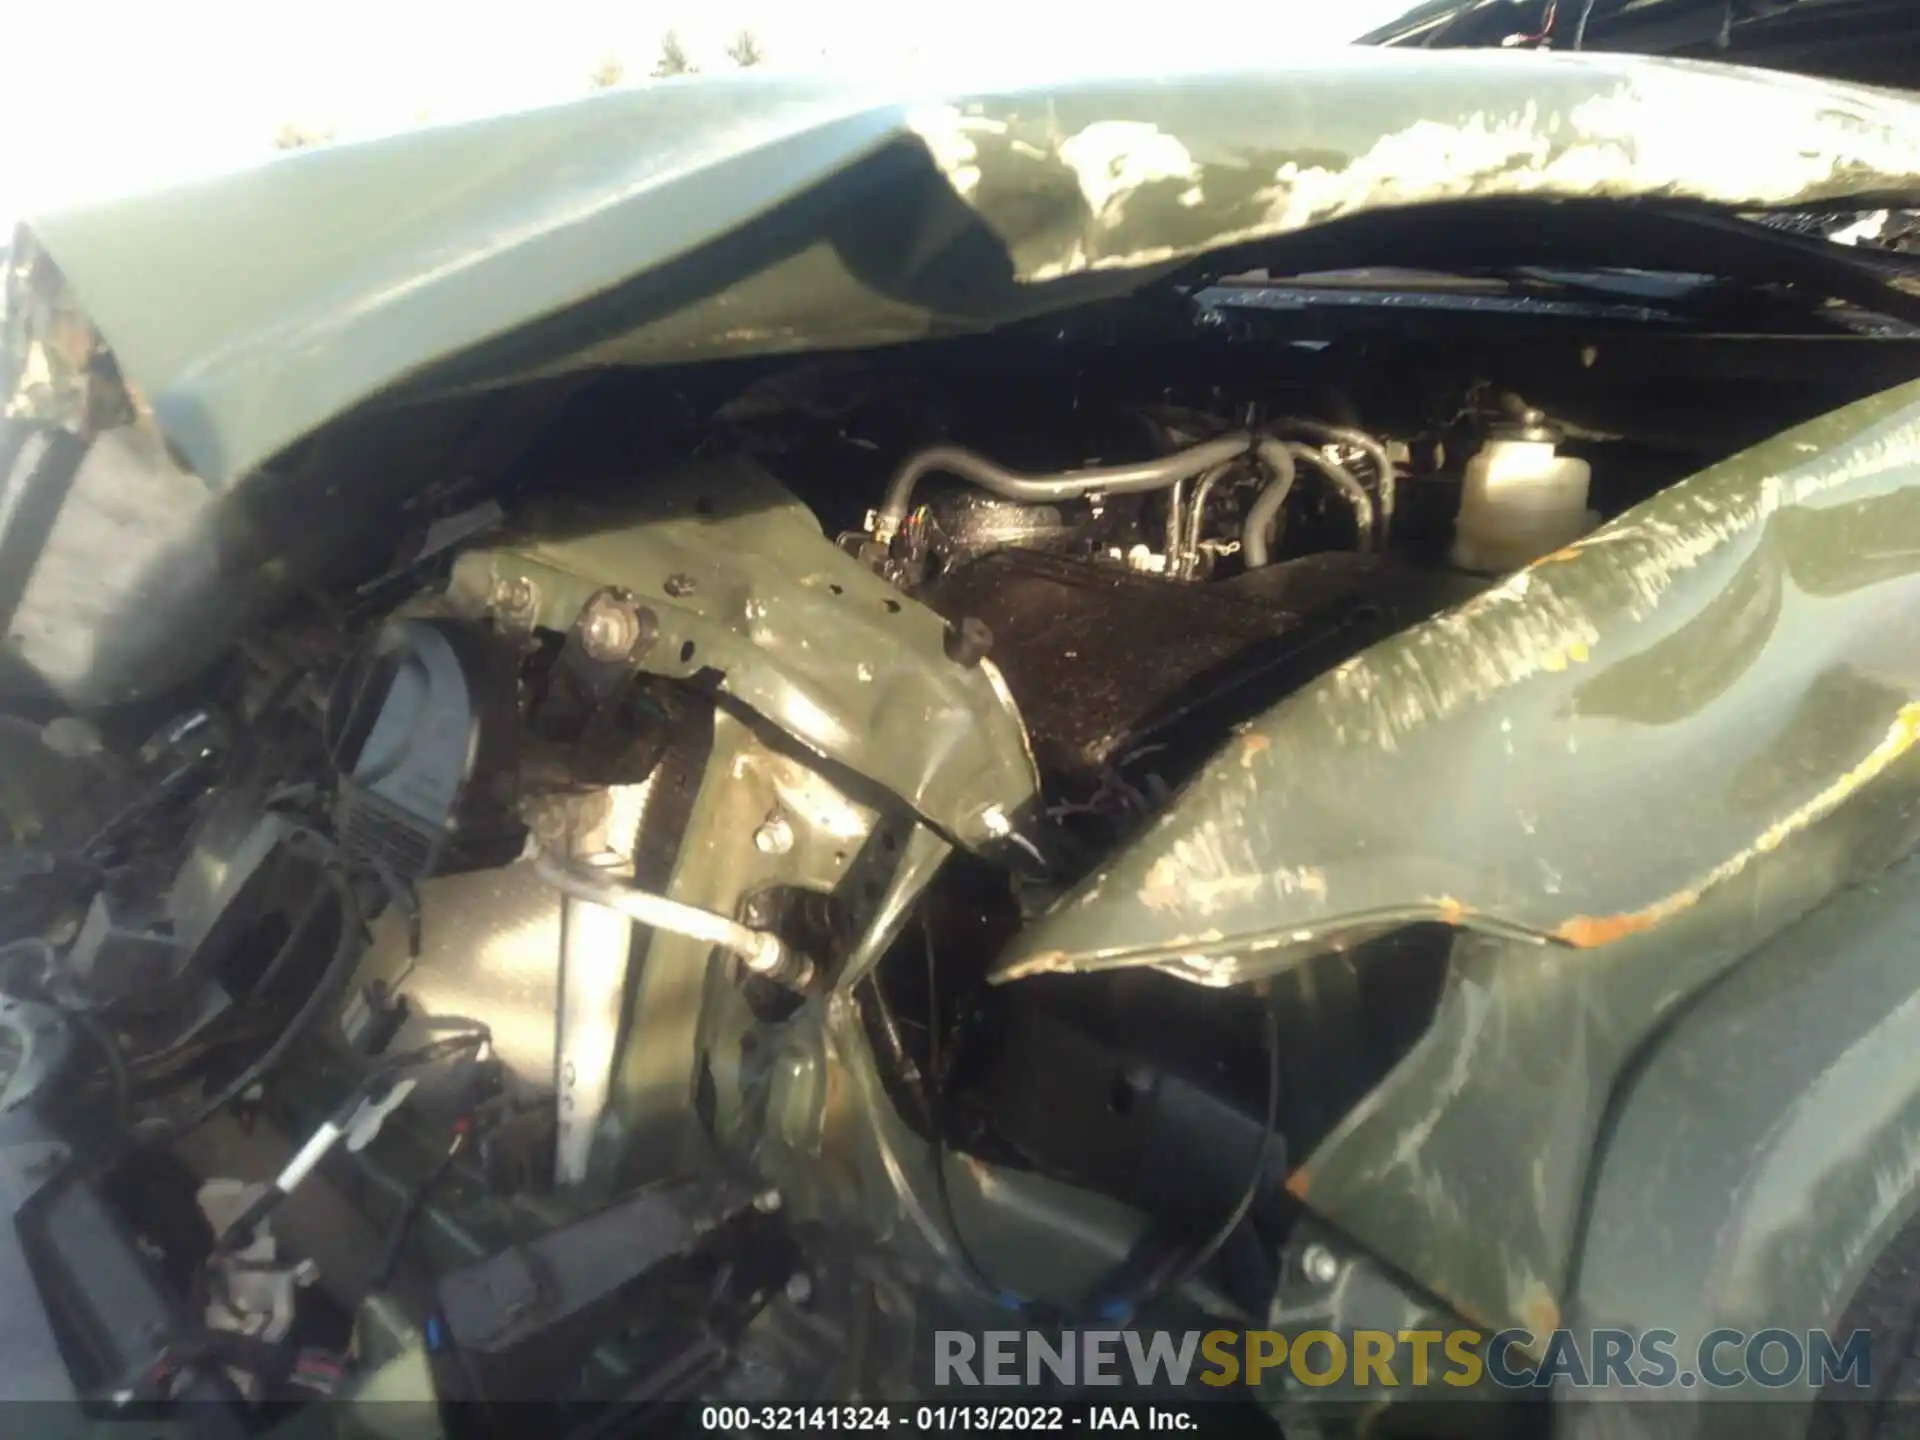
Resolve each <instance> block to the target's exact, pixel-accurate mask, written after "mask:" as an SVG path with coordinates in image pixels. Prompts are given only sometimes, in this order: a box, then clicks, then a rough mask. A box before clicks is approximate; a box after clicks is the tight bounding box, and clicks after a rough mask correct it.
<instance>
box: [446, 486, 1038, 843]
mask: <svg viewBox="0 0 1920 1440" xmlns="http://www.w3.org/2000/svg"><path fill="white" fill-rule="evenodd" d="M529 531H530V533H529V535H528V537H527V539H526V540H525V541H524V542H523V543H520V544H516V545H514V546H513V547H512V548H509V549H504V550H476V551H471V552H469V553H467V554H465V555H462V556H461V557H460V558H459V560H458V561H456V562H455V567H454V574H453V581H452V585H451V588H450V591H449V594H450V597H451V599H452V601H453V603H454V604H455V605H456V606H458V607H461V608H464V609H468V610H472V611H475V612H478V611H480V610H482V609H484V608H486V607H487V606H488V605H489V604H490V603H492V602H493V598H494V596H495V595H496V594H497V593H499V592H500V591H501V590H502V587H503V586H506V587H509V588H510V587H511V585H512V584H513V582H522V583H524V584H528V585H530V586H531V598H532V601H533V608H532V610H531V611H530V612H528V613H527V614H524V615H520V616H517V617H515V618H516V619H517V620H518V621H519V622H520V623H525V624H531V625H539V626H542V627H544V628H546V629H550V630H555V631H560V632H565V631H567V630H569V629H571V628H572V626H573V623H574V619H575V617H576V616H577V615H579V613H580V610H581V608H582V606H584V605H585V604H586V602H587V600H588V599H589V598H590V597H591V596H592V595H594V594H595V593H596V592H597V591H599V590H601V589H603V588H606V587H609V586H616V587H621V588H624V589H625V590H627V591H629V592H631V594H632V595H633V597H634V599H635V601H636V602H637V603H638V604H641V605H643V606H644V607H645V608H646V609H647V611H648V612H649V614H650V615H651V616H652V617H653V618H654V622H655V636H654V638H653V640H652V642H651V643H650V644H649V645H648V646H647V647H646V648H645V649H644V651H642V652H640V653H638V654H636V655H635V656H634V657H633V658H634V661H635V663H636V664H637V665H638V666H639V668H641V669H642V670H646V671H649V672H651V673H653V674H657V675H665V676H670V677H673V678H676V679H689V678H691V677H694V676H698V675H702V674H705V673H712V674H714V675H715V677H716V679H715V683H716V684H717V685H718V687H719V689H720V692H721V693H722V694H724V695H727V696H730V697H732V698H733V699H735V700H738V701H740V702H741V703H742V704H744V705H745V706H747V708H749V709H750V710H752V711H753V712H754V713H755V714H757V715H759V716H761V717H762V718H764V719H766V720H768V721H770V722H771V723H772V724H774V725H776V726H778V727H779V728H780V729H781V730H782V731H784V732H785V733H786V734H788V735H791V736H792V737H794V738H795V739H797V740H799V741H801V742H802V743H803V744H805V745H806V746H807V748H808V749H810V750H811V751H813V752H815V753H816V754H819V755H824V756H826V757H827V758H828V759H829V760H832V761H834V762H836V763H838V764H840V765H843V766H845V767H846V768H847V769H849V770H852V771H853V772H854V773H856V774H858V775H861V776H864V777H865V778H867V779H868V780H870V781H872V782H874V783H875V784H877V785H879V786H881V787H882V788H883V789H885V790H887V791H888V792H890V793H891V794H892V795H893V796H895V797H897V798H898V799H899V800H901V801H904V802H905V803H906V804H907V805H909V806H910V807H912V809H913V810H914V811H915V812H916V813H917V814H919V815H921V816H923V817H925V818H926V819H927V820H928V821H930V822H931V823H933V824H934V825H935V826H937V827H938V828H939V829H940V830H941V831H943V832H944V833H946V834H948V835H951V836H954V837H955V838H957V839H959V840H960V841H962V842H963V843H965V844H968V845H971V846H975V847H978V846H982V845H986V844H989V843H991V842H993V841H995V840H997V839H1000V838H1003V837H1005V836H1007V835H1009V834H1011V833H1012V832H1013V830H1014V829H1015V826H1016V823H1017V822H1018V821H1019V820H1021V819H1023V818H1024V817H1025V816H1026V813H1027V811H1028V810H1029V808H1030V807H1031V804H1032V802H1033V798H1034V795H1035V792H1036V791H1037V790H1038V788H1039V780H1038V777H1037V776H1036V775H1035V773H1034V768H1033V760H1032V757H1031V756H1030V755H1029V754H1028V753H1027V747H1026V732H1025V730H1024V729H1023V728H1022V726H1021V723H1020V718H1019V715H1018V714H1017V713H1016V711H1015V710H1014V708H1013V702H1012V701H1011V700H1010V699H1009V698H1008V697H1007V695H1006V692H1005V688H1004V686H1003V685H1002V684H1001V683H1000V681H999V678H998V675H997V673H996V672H995V670H994V669H993V666H992V664H991V663H990V662H987V661H982V662H981V663H980V664H978V665H975V666H965V665H961V664H958V663H956V662H955V661H952V660H949V659H948V658H947V656H946V654H945V650H944V637H945V634H946V622H945V621H944V620H942V619H941V618H940V617H939V616H938V615H936V614H934V613H933V611H931V610H929V609H927V608H926V606H924V605H922V604H920V603H919V602H918V601H915V600H911V599H909V598H907V597H905V596H903V595H901V594H900V592H899V591H897V590H895V589H894V588H893V587H892V586H891V585H889V584H887V582H886V581H884V580H882V579H880V578H879V577H878V576H877V575H875V574H874V573H873V571H871V570H869V569H868V568H867V567H866V566H864V565H862V564H861V563H860V562H859V561H857V560H855V559H854V558H853V557H852V556H851V555H848V554H847V553H846V552H845V551H843V550H841V549H839V548H838V547H837V546H835V545H834V544H833V543H832V542H831V541H829V540H828V539H827V538H826V537H825V536H824V535H823V534H821V532H820V523H819V521H818V520H816V519H815V518H814V515H813V512H812V511H810V510H808V509H807V507H806V506H804V505H802V504H801V503H800V501H799V500H798V499H796V498H795V497H794V495H793V494H792V492H791V491H789V490H787V489H786V488H785V487H784V486H782V485H781V484H780V483H779V482H778V481H777V480H775V479H774V478H773V477H772V476H771V475H769V474H767V472H766V471H765V470H763V469H761V468H760V467H759V466H758V465H756V464H754V463H753V462H752V461H749V460H743V459H739V458H719V459H712V460H699V461H694V462H691V463H689V464H687V465H685V466H681V467H679V468H677V469H674V470H671V471H667V472H664V473H661V474H656V475H651V476H646V477H641V478H640V479H639V480H638V481H637V483H636V484H635V485H634V486H633V487H632V490H631V496H630V499H628V500H627V501H625V502H622V505H621V506H619V507H614V508H610V507H609V506H608V505H606V504H603V503H596V504H595V505H593V506H592V507H591V508H590V509H587V510H585V511H581V512H571V511H569V510H567V509H566V508H564V507H561V506H558V505H553V506H548V507H546V508H545V509H544V510H543V511H541V512H540V513H539V514H537V515H536V516H534V517H532V518H531V520H530V522H529ZM759 818H760V817H758V816H755V817H753V819H754V820H755V822H756V823H757V821H758V819H759Z"/></svg>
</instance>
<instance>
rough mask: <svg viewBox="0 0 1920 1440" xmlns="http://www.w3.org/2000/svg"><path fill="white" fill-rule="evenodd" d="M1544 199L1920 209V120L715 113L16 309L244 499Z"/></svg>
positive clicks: (36, 243) (1444, 61)
mask: <svg viewBox="0 0 1920 1440" xmlns="http://www.w3.org/2000/svg"><path fill="white" fill-rule="evenodd" d="M1708 117H1710V123H1703V122H1704V121H1705V120H1706V119H1707V118H1708ZM1729 137H1738V143H1735V144H1729V143H1728V140H1729ZM1513 196H1537V197H1543V198H1547V197H1588V196H1599V197H1615V198H1620V199H1630V198H1639V197H1647V198H1658V199H1662V200H1680V201H1697V202H1704V203H1708V204H1712V205H1717V206H1727V207H1737V208H1742V209H1760V208H1779V207H1789V206H1794V205H1800V204H1809V203H1816V202H1826V201H1833V200H1838V199H1842V198H1847V197H1874V198H1879V199H1894V198H1901V197H1908V198H1913V199H1920V103H1916V102H1915V101H1911V100H1908V99H1904V98H1900V97H1896V96H1893V95H1889V94H1886V93H1883V92H1878V91H1874V90H1868V89H1863V88H1856V87H1848V86H1840V85H1833V84H1827V83H1822V82H1815V81H1806V80H1800V79H1795V78H1791V77H1785V76H1779V75H1771V74H1765V73H1761V72H1754V71H1744V70H1740V69H1737V68H1731V67H1725V66H1715V65H1704V64H1690V63H1685V62H1678V61H1658V60H1637V59H1630V58H1625V57H1620V56H1606V55H1547V54H1480V53H1455V54H1446V55H1429V54H1420V53H1414V52H1380V51H1371V50H1357V49H1356V50H1352V51H1343V52H1338V53H1334V54H1331V55H1328V56H1325V57H1322V58H1317V59H1315V60H1313V61H1312V62H1310V63H1309V62H1301V63H1297V64H1294V65H1289V66H1273V67H1264V68H1258V69H1242V70H1235V71H1228V72H1221V73H1212V74H1194V75H1180V76H1175V77H1155V78H1152V79H1133V80H1122V79H1099V80H1077V81H1074V82H1072V83H1068V84H1063V85H1060V86H1057V87H1050V88H1036V89H1025V90H1017V91H1005V92H996V93H987V94H977V95H964V94H963V95H956V96H952V97H941V98H927V97H902V96H899V95H891V94H883V93H879V92H876V91H875V90H874V89H872V88H871V87H867V86H862V85H855V84H851V83H848V82H844V81H840V80H834V79H827V78H818V77H800V76H764V77H763V76H745V77H737V78H736V77H729V78H726V79H702V80H698V81H693V82H684V83H683V82H673V83H667V84H659V85H651V86H645V87H641V88H636V89H632V90H626V91H616V92H609V93H604V94H600V95H596V96H592V97H590V98H587V99H583V100H581V101H579V102H577V103H573V104H568V105H564V106H559V107H555V108H551V109H545V110H539V111H534V112H529V113H524V114H517V115H510V116H503V117H499V118H496V119H490V120H486V121H482V122H478V123H474V124H469V125H463V126H452V127H445V128H436V129H426V130H421V131H417V132H413V133H409V134H403V135H399V136H395V137H392V138H389V139H385V140H381V141H376V142H370V143H365V144H358V145H349V146H339V147H335V148H329V149H321V150H316V151H311V152H304V153H300V154H297V155H293V156H290V157H286V158H284V159H280V160H277V161H275V162H272V163H270V164H266V165H263V166H261V167H259V168H257V169H253V170H249V171H245V172H241V173H236V174H233V175H229V176H226V177H223V178H219V179H214V180H210V181H205V182H202V183H197V184H192V185H187V186H183V187H180V188H177V189H172V190H168V191H164V192H161V193H157V194H153V195H147V196H141V197H135V198H129V199H121V200H115V201H111V202H107V203H103V204H97V205H93V206H90V207H88V208H85V209H80V210H75V211H71V212H68V213H63V214H54V215H49V216H46V217H43V218H41V219H39V220H37V221H35V222H34V223H33V224H32V225H31V226H30V227H29V232H28V234H27V235H25V236H23V237H22V243H21V245H20V247H19V253H18V254H17V255H16V257H15V277H16V281H18V280H19V277H21V276H24V275H26V274H29V273H36V274H41V275H44V274H45V273H46V271H45V269H44V267H40V268H38V269H36V268H35V266H34V263H33V262H34V259H35V254H36V248H37V247H43V248H44V252H45V254H46V255H47V256H48V257H50V259H51V260H52V262H53V264H54V265H55V266H57V268H58V272H59V274H60V275H61V276H63V277H64V280H65V282H66V284H67V285H68V286H69V287H70V290H71V294H72V296H73V298H74V300H75V302H76V303H77V305H78V308H79V309H80V310H81V311H83V312H84V313H85V314H86V315H87V316H88V317H89V318H90V319H91V320H92V322H93V323H94V324H95V325H96V326H97V327H98V329H99V330H100V332H101V333H102V335H103V336H104V338H105V340H106V342H107V344H108V345H109V346H110V347H111V348H112V350H113V352H114V354H115V357H116V358H117V360H118V362H119V365H120V368H121V370H122V372H123V374H124V376H125V377H126V378H127V380H128V381H129V383H130V386H131V389H132V391H133V394H134V399H135V402H136V405H138V406H140V407H141V408H150V410H151V412H152V413H153V415H154V417H155V418H156V419H157V420H158V422H159V424H160V427H161V428H162V430H163V431H164V432H165V434H166V435H167V437H168V439H169V440H170V441H171V442H172V444H173V446H174V447H175V450H176V452H177V453H178V454H179V455H181V456H182V457H183V458H184V459H185V461H186V462H187V463H188V464H189V465H190V466H191V467H192V469H193V470H194V471H195V472H196V473H197V474H198V475H199V476H200V477H201V478H202V479H203V480H205V481H207V482H209V483H211V484H214V485H216V486H224V485H226V484H229V483H231V482H232V481H234V480H235V479H237V478H238V477H241V476H243V475H245V474H247V473H248V472H249V471H251V470H252V469H254V468H255V467H257V466H259V465H260V464H261V463H262V462H264V461H266V460H267V459H269V458H270V457H272V456H273V455H274V454H276V453H277V452H278V451H280V450H282V449H284V448H285V447H286V446H288V445H289V444H291V443H292V442H294V441H296V440H298V439H300V438H301V437H303V436H305V435H308V434H310V433H312V432H313V431H315V430H316V429H318V428H319V427H321V426H322V425H324V424H325V423H326V422H328V421H329V420H331V419H333V418H335V417H337V416H340V415H342V414H344V413H346V412H348V411H350V410H353V409H355V408H357V407H359V406H361V405H363V404H365V403H367V402H369V401H372V400H374V399H376V398H377V397H396V398H398V397H406V396H417V395H424V394H428V393H436V392H444V391H448V390H452V389H456V388H459V387H463V386H471V385H477V384H498V383H501V382H503V381H506V380H510V379H513V378H517V377H521V376H527V375H532V374H537V373H553V372H558V371H563V370H568V369H575V368H580V367H584V366H591V365H600V364H656V363H669V362H684V361H690V360H699V359H708V358H717V357H723V356H741V355H754V354H773V353H781V352H793V351H803V350H816V349H827V348H842V347H856V346H866V345H874V344H881V343H888V342H897V341H904V340H910V339H915V338H919V337H924V336H927V335H932V334H939V333H945V332H951V331H956V330H963V329H977V328H983V327H987V326H992V325H995V324H999V323H1002V322H1005V321H1008V320H1011V319H1014V318H1018V317H1021V316H1027V315H1032V314H1035V313H1039V312H1043V311H1046V310H1048V309H1053V308H1059V307H1063V306H1068V305H1073V304H1077V303H1080V302H1082V301H1085V300H1087V299H1091V298H1096V297H1100V296H1107V295H1113V294H1117V293H1121V292H1124V291H1127V290H1130V289H1133V288H1136V287H1138V286H1140V285H1141V284H1143V283H1145V282H1146V281H1148V280H1150V279H1152V278H1155V277H1157V276H1160V275H1163V274H1165V273H1166V272H1167V271H1168V270H1169V269H1171V268H1172V267H1174V266H1176V265H1178V264H1179V263H1181V262H1183V261H1186V260H1188V259H1190V258H1192V257H1195V256H1198V255H1201V254H1203V253H1205V252H1208V251H1211V250H1216V249H1219V248H1220V247H1223V246H1227V245H1232V244H1237V243H1242V242H1248V241H1255V240H1260V239H1263V238H1266V237H1273V236H1279V235H1283V234H1286V233H1288V232H1292V231H1298V230H1301V229H1304V228H1307V227H1310V226H1314V225H1317V224H1320V223H1323V222H1325V221H1328V220H1332V219H1335V218H1338V217H1342V216H1349V215H1354V214H1358V213H1361V212H1363V211H1368V210H1374V209H1380V208H1385V207H1392V206H1404V205H1415V204H1420V203H1423V202H1429V201H1438V200H1457V199H1463V198H1470V197H1513ZM25 298H26V297H22V296H20V295H18V294H16V295H15V296H14V298H13V305H12V308H13V309H14V311H15V313H16V314H18V313H20V312H21V311H22V309H23V308H31V307H29V306H26V305H25V303H24V302H25ZM43 308H44V307H43ZM56 308H57V307H56ZM16 360H17V357H16ZM27 369H28V374H27V376H26V379H25V385H26V388H27V391H28V392H30V391H31V388H32V386H33V384H35V383H47V377H46V376H45V375H41V376H40V377H39V380H38V381H36V376H35V372H34V367H33V365H32V363H31V362H29V363H28V366H27ZM23 402H24V406H25V408H28V409H31V405H32V396H31V393H26V394H24V395H21V394H16V396H15V399H14V402H13V403H14V407H15V410H16V412H18V411H19V410H20V409H21V408H23Z"/></svg>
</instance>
